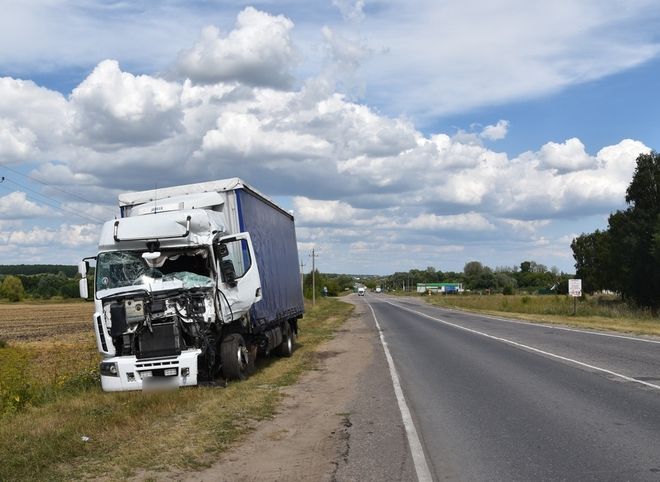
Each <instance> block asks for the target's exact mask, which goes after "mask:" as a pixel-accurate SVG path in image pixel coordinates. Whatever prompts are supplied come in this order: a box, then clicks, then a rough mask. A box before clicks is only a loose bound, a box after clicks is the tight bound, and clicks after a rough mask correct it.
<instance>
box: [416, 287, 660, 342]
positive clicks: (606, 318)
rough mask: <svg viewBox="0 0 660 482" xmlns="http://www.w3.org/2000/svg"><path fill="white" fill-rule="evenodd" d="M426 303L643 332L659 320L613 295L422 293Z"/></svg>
mask: <svg viewBox="0 0 660 482" xmlns="http://www.w3.org/2000/svg"><path fill="white" fill-rule="evenodd" d="M424 298H425V299H426V300H427V301H428V302H429V303H431V304H435V305H439V306H446V307H453V308H460V309H466V310H474V311H481V312H487V313H491V314H498V315H506V316H508V317H511V318H522V319H526V320H529V321H536V322H544V323H560V324H566V325H571V326H578V327H581V328H592V329H603V330H612V331H620V332H626V333H634V334H644V335H660V319H658V318H657V317H653V316H652V314H651V312H650V311H645V310H636V309H633V308H631V307H630V306H628V305H627V304H626V303H623V302H621V301H620V300H617V299H616V298H613V297H605V296H602V297H596V296H594V297H588V298H586V299H578V300H577V303H576V308H577V309H576V315H573V309H574V305H573V303H574V301H573V298H570V297H568V296H561V295H554V296H552V295H550V296H542V295H514V296H504V295H482V296H480V295H451V296H441V295H440V296H439V295H435V296H425V297H424Z"/></svg>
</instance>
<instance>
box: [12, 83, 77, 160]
mask: <svg viewBox="0 0 660 482" xmlns="http://www.w3.org/2000/svg"><path fill="white" fill-rule="evenodd" d="M69 112H70V110H69V107H68V105H67V102H66V99H65V98H64V97H63V96H62V95H61V94H59V93H58V92H54V91H51V90H48V89H45V88H43V87H39V86H37V85H36V84H35V83H34V82H32V81H28V80H19V79H12V78H10V77H2V78H0V155H2V157H3V159H0V163H5V162H7V161H9V162H14V161H19V160H21V161H22V160H40V158H41V157H42V156H41V155H40V154H41V153H43V152H46V151H48V152H49V154H51V155H52V154H53V153H58V152H59V151H60V149H61V148H62V144H63V143H64V142H65V136H66V135H67V132H68V129H69V126H70V123H69Z"/></svg>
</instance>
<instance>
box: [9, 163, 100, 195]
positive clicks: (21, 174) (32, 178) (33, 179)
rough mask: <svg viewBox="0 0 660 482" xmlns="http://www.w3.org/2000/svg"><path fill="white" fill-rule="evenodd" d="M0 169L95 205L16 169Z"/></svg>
mask: <svg viewBox="0 0 660 482" xmlns="http://www.w3.org/2000/svg"><path fill="white" fill-rule="evenodd" d="M2 167H3V168H4V169H7V170H8V171H11V172H13V173H14V174H18V175H19V176H23V177H27V178H28V179H30V180H31V181H34V182H38V183H39V184H42V185H44V186H46V187H49V188H51V189H55V190H56V191H60V192H63V193H64V194H68V195H69V196H73V197H77V198H78V199H80V200H81V201H85V202H88V203H90V204H96V203H95V202H94V201H90V200H89V199H86V198H84V197H82V196H80V195H78V194H76V193H73V192H69V191H66V190H64V189H62V188H59V187H55V186H53V185H52V184H48V183H45V182H44V181H41V180H39V179H37V178H36V177H32V176H29V175H28V174H24V173H22V172H20V171H17V170H16V169H13V168H11V167H9V166H2Z"/></svg>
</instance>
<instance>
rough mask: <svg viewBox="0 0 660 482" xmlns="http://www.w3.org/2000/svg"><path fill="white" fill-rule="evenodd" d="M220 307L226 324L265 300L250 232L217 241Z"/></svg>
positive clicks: (215, 242)
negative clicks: (220, 293) (262, 299)
mask: <svg viewBox="0 0 660 482" xmlns="http://www.w3.org/2000/svg"><path fill="white" fill-rule="evenodd" d="M213 244H214V249H215V257H216V263H217V266H216V268H217V272H218V273H219V276H220V281H219V283H218V287H219V289H220V291H222V293H223V294H224V297H223V296H222V295H220V298H221V299H220V304H221V306H222V314H223V318H224V320H225V321H231V320H237V319H239V318H240V317H241V316H243V315H245V314H246V313H247V312H248V311H249V310H250V308H251V307H252V305H253V304H254V303H256V302H257V301H260V300H261V298H262V292H261V278H260V276H259V268H258V267H257V258H256V256H255V254H254V247H253V246H252V240H251V239H250V233H238V234H232V235H229V236H223V237H221V238H219V239H217V240H216V241H214V243H213Z"/></svg>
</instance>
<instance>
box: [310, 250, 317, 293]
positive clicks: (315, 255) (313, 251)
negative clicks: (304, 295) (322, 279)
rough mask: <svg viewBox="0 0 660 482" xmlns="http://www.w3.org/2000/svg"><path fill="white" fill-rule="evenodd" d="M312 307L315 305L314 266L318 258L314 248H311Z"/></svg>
mask: <svg viewBox="0 0 660 482" xmlns="http://www.w3.org/2000/svg"><path fill="white" fill-rule="evenodd" d="M310 256H311V257H312V306H314V305H316V264H315V260H316V258H318V257H319V255H318V254H316V252H315V250H314V248H312V254H310Z"/></svg>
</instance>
